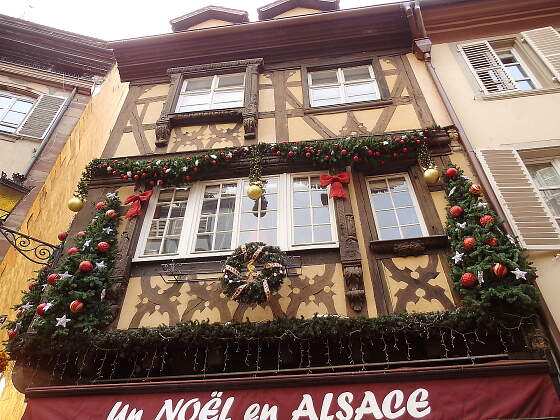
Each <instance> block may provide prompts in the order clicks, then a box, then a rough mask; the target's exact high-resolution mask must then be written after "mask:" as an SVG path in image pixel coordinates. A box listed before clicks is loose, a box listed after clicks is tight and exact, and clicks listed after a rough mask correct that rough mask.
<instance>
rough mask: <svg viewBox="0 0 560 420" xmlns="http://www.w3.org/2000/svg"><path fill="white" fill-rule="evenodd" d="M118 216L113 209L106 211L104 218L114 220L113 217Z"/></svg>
mask: <svg viewBox="0 0 560 420" xmlns="http://www.w3.org/2000/svg"><path fill="white" fill-rule="evenodd" d="M118 215H119V214H118V213H117V211H116V210H113V209H111V210H107V211H106V212H105V216H107V217H108V218H109V219H114V218H115V217H118Z"/></svg>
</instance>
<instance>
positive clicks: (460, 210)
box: [449, 206, 463, 217]
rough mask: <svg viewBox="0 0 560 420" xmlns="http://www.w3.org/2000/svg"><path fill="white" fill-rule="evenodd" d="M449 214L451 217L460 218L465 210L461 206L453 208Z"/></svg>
mask: <svg viewBox="0 0 560 420" xmlns="http://www.w3.org/2000/svg"><path fill="white" fill-rule="evenodd" d="M449 214H450V215H451V217H459V216H461V215H462V214H463V208H462V207H461V206H453V207H451V208H450V209H449Z"/></svg>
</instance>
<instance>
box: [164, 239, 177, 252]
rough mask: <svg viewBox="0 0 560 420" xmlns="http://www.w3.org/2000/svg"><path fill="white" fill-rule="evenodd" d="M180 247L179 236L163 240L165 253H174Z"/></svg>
mask: <svg viewBox="0 0 560 420" xmlns="http://www.w3.org/2000/svg"><path fill="white" fill-rule="evenodd" d="M178 247H179V238H171V239H165V240H164V241H163V250H162V253H163V254H174V253H176V252H177V248H178Z"/></svg>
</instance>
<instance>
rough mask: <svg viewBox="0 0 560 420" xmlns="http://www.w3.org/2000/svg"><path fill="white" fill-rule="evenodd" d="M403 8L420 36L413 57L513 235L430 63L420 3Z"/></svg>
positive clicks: (413, 28) (496, 208) (488, 195)
mask: <svg viewBox="0 0 560 420" xmlns="http://www.w3.org/2000/svg"><path fill="white" fill-rule="evenodd" d="M403 8H404V10H405V13H406V14H407V19H408V13H410V12H409V11H412V13H413V19H412V20H411V19H409V24H410V23H411V21H414V25H413V26H411V28H410V29H411V31H412V32H413V34H415V35H418V36H420V39H415V40H414V51H415V55H416V57H417V58H419V59H421V60H423V61H424V64H425V65H426V68H427V69H428V73H430V77H431V78H432V81H433V82H434V84H435V86H436V89H437V91H438V93H439V96H440V97H441V100H442V101H443V104H444V105H445V109H446V110H447V113H448V114H449V116H450V117H451V121H453V125H454V126H455V128H457V132H458V133H459V141H460V142H461V144H462V145H463V148H464V149H465V151H466V152H467V158H468V160H469V163H470V164H471V167H472V169H473V170H474V173H475V174H476V176H477V177H478V179H479V180H480V183H481V184H482V187H483V188H484V192H485V193H486V197H487V198H488V202H489V203H490V205H491V206H492V208H494V210H496V213H497V214H498V216H499V217H500V219H502V221H503V227H504V229H505V231H506V232H507V233H509V234H514V232H513V229H512V228H511V226H510V224H509V222H508V219H507V218H506V215H505V212H504V210H503V208H502V205H501V204H500V201H499V199H498V197H497V196H496V193H495V192H494V189H493V188H492V185H491V184H490V181H489V180H488V177H487V176H486V172H485V171H484V168H483V167H482V165H481V164H480V161H479V160H478V158H477V156H476V154H475V152H474V149H473V147H472V144H471V142H470V140H469V137H468V136H467V133H466V132H465V129H464V128H463V125H462V124H461V121H460V120H459V117H458V116H457V113H456V112H455V109H454V108H453V105H452V104H451V100H450V99H449V96H448V95H447V93H446V92H445V89H444V88H443V85H442V83H441V80H440V79H439V77H438V75H437V72H436V69H435V68H434V66H433V65H432V61H431V60H432V56H431V46H432V42H431V41H430V39H429V38H428V36H427V32H426V27H425V25H424V19H423V18H422V12H421V10H420V1H419V0H414V3H412V2H411V3H410V4H406V3H404V5H403Z"/></svg>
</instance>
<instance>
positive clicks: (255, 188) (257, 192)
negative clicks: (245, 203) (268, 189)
mask: <svg viewBox="0 0 560 420" xmlns="http://www.w3.org/2000/svg"><path fill="white" fill-rule="evenodd" d="M262 195H263V189H262V187H261V186H260V185H259V184H251V185H249V188H247V196H248V197H249V198H250V199H251V200H255V201H256V200H258V199H259V198H261V197H262Z"/></svg>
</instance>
